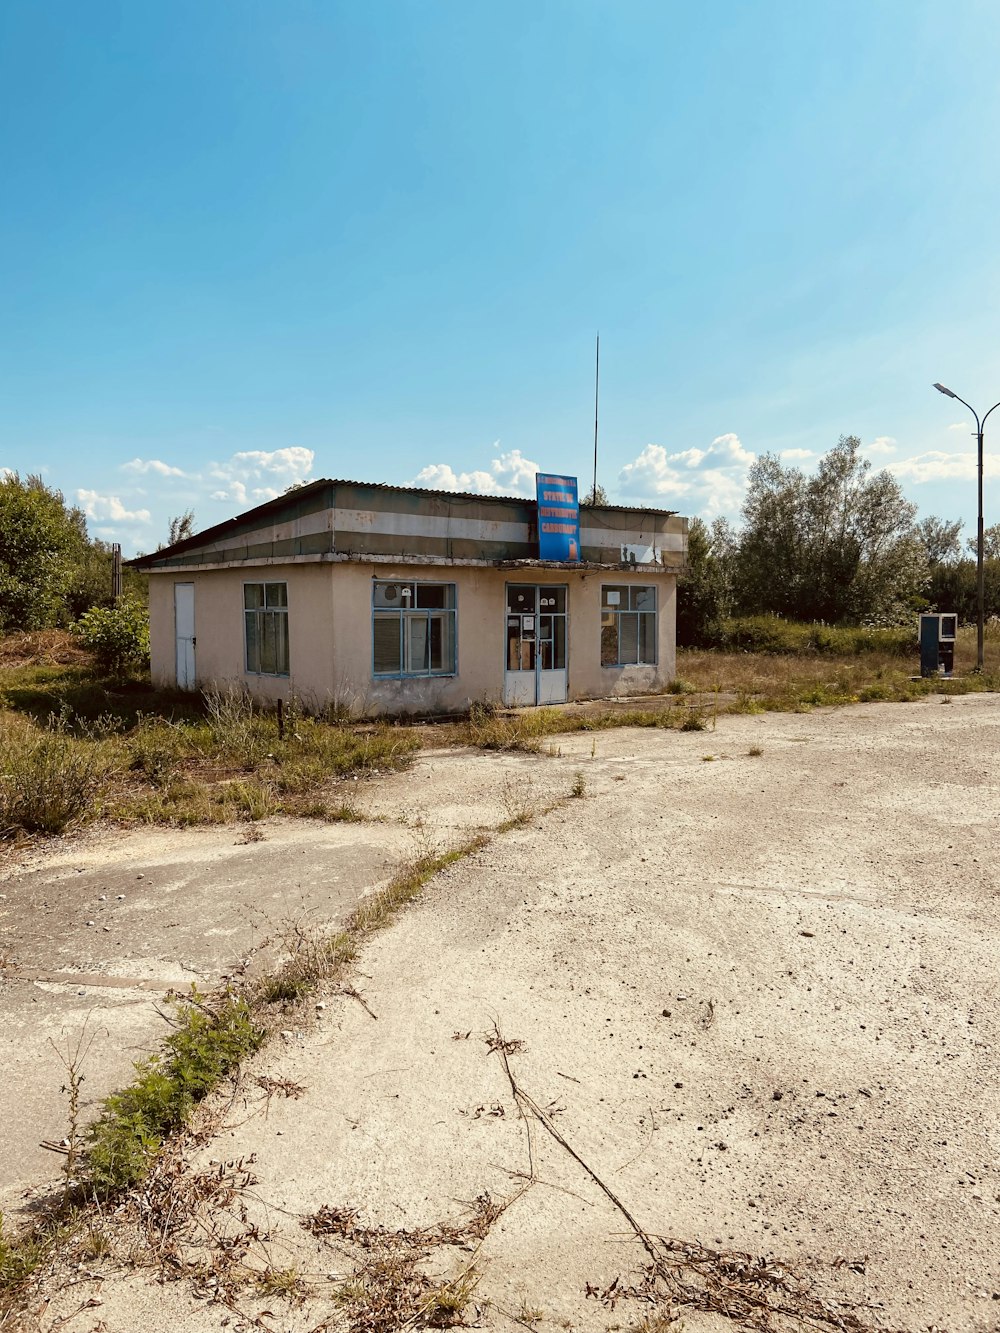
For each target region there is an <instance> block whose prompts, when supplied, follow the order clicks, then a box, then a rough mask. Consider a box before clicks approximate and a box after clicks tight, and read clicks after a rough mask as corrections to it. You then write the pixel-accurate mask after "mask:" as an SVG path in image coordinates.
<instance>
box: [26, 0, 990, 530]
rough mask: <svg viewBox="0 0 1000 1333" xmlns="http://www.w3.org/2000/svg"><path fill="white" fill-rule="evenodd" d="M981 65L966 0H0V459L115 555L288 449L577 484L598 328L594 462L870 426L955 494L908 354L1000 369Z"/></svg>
mask: <svg viewBox="0 0 1000 1333" xmlns="http://www.w3.org/2000/svg"><path fill="white" fill-rule="evenodd" d="M998 63H1000V8H998V7H997V6H996V5H995V4H994V3H992V2H990V3H986V2H985V0H984V2H983V3H980V2H979V0H951V2H950V3H948V4H945V3H944V0H935V2H934V3H927V2H925V0H837V3H832V4H821V3H807V4H803V3H801V0H757V3H751V2H750V0H713V2H709V3H703V4H699V5H693V4H690V3H675V2H674V0H660V2H659V3H639V2H638V0H634V2H633V0H616V2H615V3H610V0H606V2H605V3H600V4H598V3H592V2H591V0H575V2H574V3H566V2H564V0H531V3H525V2H522V0H509V2H508V3H506V4H504V5H491V4H486V3H485V2H484V3H479V2H478V0H420V3H410V2H408V0H380V2H379V3H376V4H372V3H370V2H369V0H352V2H351V3H334V2H333V0H326V2H325V3H318V2H313V3H309V2H306V0H274V3H262V2H261V0H232V2H229V0H170V3H169V4H166V3H160V4H156V3H149V4H133V3H126V2H125V0H123V2H122V3H118V4H111V3H107V2H106V0H88V3H87V4H80V3H79V2H78V0H72V2H70V3H63V2H61V0H48V2H47V3H46V4H43V5H39V4H37V3H36V2H35V0H30V3H26V2H24V0H5V3H4V4H3V5H2V6H0V181H2V183H3V184H2V191H3V205H2V208H0V403H2V411H0V467H7V468H11V469H17V470H20V471H21V472H22V473H24V472H28V471H38V470H40V471H42V473H43V475H44V476H45V477H46V479H47V480H48V481H49V482H50V483H51V484H53V485H56V486H58V487H60V488H61V489H62V490H63V492H64V493H65V495H66V496H67V498H68V499H70V500H72V501H74V502H77V503H80V504H82V505H83V506H84V507H85V508H86V509H87V511H88V513H89V514H90V527H91V531H92V532H94V533H97V534H99V535H102V536H105V537H108V538H113V539H118V540H121V541H122V542H123V543H124V544H125V546H126V549H127V550H129V551H132V550H135V549H137V548H139V549H143V548H145V549H149V548H150V547H152V546H153V545H155V543H156V541H157V540H158V539H162V538H163V537H164V536H165V533H166V527H167V519H168V517H169V516H170V515H173V514H178V513H180V512H181V511H183V510H184V509H187V508H193V509H194V511H195V514H196V519H197V526H199V527H206V526H208V525H209V524H210V523H213V522H217V521H219V520H221V519H223V518H226V517H229V516H230V515H232V514H233V513H236V512H238V511H239V510H240V509H242V508H245V507H247V506H248V505H250V504H253V503H256V502H258V501H259V500H261V499H264V498H268V497H269V496H270V495H273V494H276V493H279V492H280V491H282V490H283V489H284V488H285V487H286V486H288V485H290V484H291V483H293V482H295V481H300V480H304V479H306V478H309V477H317V476H348V477H356V478H359V479H364V480H379V481H392V482H399V483H408V482H414V481H419V482H423V483H424V484H430V485H437V486H441V487H444V488H459V487H460V488H462V489H473V490H485V491H489V490H501V491H510V492H516V491H528V492H530V491H531V489H532V477H533V473H534V470H535V467H536V465H537V466H538V467H540V468H542V469H544V470H548V471H563V472H570V473H576V474H577V475H579V477H580V478H581V484H582V485H586V484H589V479H590V474H591V467H592V449H593V374H594V365H593V362H594V335H595V333H596V331H597V330H598V329H600V332H601V367H602V378H601V456H600V470H599V479H600V480H601V482H602V483H603V484H604V485H605V487H606V488H607V490H608V491H609V494H610V495H611V497H612V498H613V499H615V500H618V501H620V502H622V503H628V504H643V503H651V504H655V505H657V506H661V507H665V508H671V509H677V510H680V511H681V512H682V513H687V514H702V515H704V516H706V517H713V516H715V515H716V514H729V515H736V514H737V513H738V511H739V506H740V502H741V497H742V494H743V489H744V486H745V479H746V469H747V467H748V465H749V463H750V461H751V460H752V457H753V456H755V455H759V454H761V453H763V452H766V451H770V452H773V453H779V454H783V455H785V457H786V460H787V461H793V462H796V463H798V464H799V465H801V466H803V467H805V468H807V469H808V468H809V467H811V466H812V465H814V463H815V460H816V458H817V457H818V456H819V455H820V454H821V453H823V452H824V451H825V450H826V449H828V448H829V447H831V446H832V445H833V444H834V443H835V442H836V440H837V438H838V436H839V435H841V434H857V435H860V436H861V437H862V439H863V440H864V442H865V445H866V447H867V448H868V449H869V451H870V456H871V458H872V461H873V464H874V465H875V466H877V467H882V466H888V467H891V468H892V469H893V470H894V471H895V472H896V474H897V476H898V477H899V479H900V481H901V483H902V484H903V486H904V487H905V490H906V493H907V495H908V496H909V497H910V498H912V499H913V500H914V501H915V502H916V503H917V504H918V505H919V506H920V512H921V515H927V514H931V513H934V514H938V515H939V516H941V517H944V518H961V519H963V520H964V521H965V522H966V523H967V524H968V525H971V524H972V523H973V522H974V519H975V470H974V463H975V458H974V448H975V446H974V440H973V439H972V437H971V434H970V432H971V430H972V421H971V418H970V417H968V416H967V414H966V413H965V412H964V409H962V408H961V407H959V406H958V405H957V404H955V403H952V402H950V401H949V400H947V399H945V398H942V397H941V396H940V395H938V394H936V393H935V392H934V391H933V389H932V388H931V384H932V382H933V381H934V380H942V381H943V382H944V383H946V384H949V385H950V386H951V387H952V388H953V389H955V390H956V391H957V392H959V393H961V394H962V396H963V397H965V398H968V399H969V400H970V401H971V402H972V403H973V404H975V405H977V406H978V407H980V409H981V410H985V408H986V407H988V406H990V405H991V404H992V403H993V402H994V401H995V400H996V399H998V398H1000V337H998V333H1000V327H998V325H1000V314H998V310H1000V302H998V297H1000V246H998V245H997V231H998V227H997V219H998V217H1000V207H998V205H1000V199H998V194H1000V162H998V153H997V146H998V143H1000V134H998V130H1000V92H998V91H997V80H996V77H995V74H996V68H997V65H998ZM994 422H995V423H996V426H995V429H994V432H993V436H992V440H991V435H990V432H989V428H988V430H987V440H986V444H987V454H988V457H987V483H986V521H987V523H990V522H996V521H998V520H1000V485H998V481H1000V465H998V464H997V463H996V462H995V459H996V458H998V457H1000V412H998V413H997V414H996V415H995V417H994V418H992V419H991V422H990V426H993V424H994ZM994 440H995V442H996V446H997V448H996V450H994V449H993V448H992V442H993V441H994Z"/></svg>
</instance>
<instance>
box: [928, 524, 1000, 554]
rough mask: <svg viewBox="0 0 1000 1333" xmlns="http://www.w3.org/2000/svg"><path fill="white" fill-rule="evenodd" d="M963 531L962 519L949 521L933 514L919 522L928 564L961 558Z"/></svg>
mask: <svg viewBox="0 0 1000 1333" xmlns="http://www.w3.org/2000/svg"><path fill="white" fill-rule="evenodd" d="M961 531H962V522H961V519H957V520H956V521H955V522H954V523H948V522H946V521H945V520H944V519H941V518H934V517H933V516H932V517H931V518H925V519H924V521H923V522H922V523H918V524H917V537H918V539H919V541H920V544H921V545H922V546H923V548H924V556H925V557H926V559H927V563H928V565H932V566H933V565H945V564H953V563H954V562H955V561H956V560H961V558H962V542H961V538H960V533H961ZM998 535H1000V529H998Z"/></svg>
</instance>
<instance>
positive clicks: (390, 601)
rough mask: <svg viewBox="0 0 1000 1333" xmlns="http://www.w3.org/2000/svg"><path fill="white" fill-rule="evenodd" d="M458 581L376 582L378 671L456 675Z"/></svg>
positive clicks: (374, 628) (378, 673)
mask: <svg viewBox="0 0 1000 1333" xmlns="http://www.w3.org/2000/svg"><path fill="white" fill-rule="evenodd" d="M455 605H456V596H455V585H454V583H403V582H400V581H398V580H396V579H377V580H376V581H375V582H374V583H373V584H372V669H373V672H374V674H375V675H376V676H396V677H402V676H453V675H454V674H455V670H456V666H455V640H456V632H455V629H456V627H455V614H456V612H455Z"/></svg>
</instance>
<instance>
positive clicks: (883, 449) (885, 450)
mask: <svg viewBox="0 0 1000 1333" xmlns="http://www.w3.org/2000/svg"><path fill="white" fill-rule="evenodd" d="M865 448H866V449H867V450H868V452H869V453H870V454H894V453H895V452H896V440H895V437H894V436H892V435H876V437H875V439H874V440H872V442H871V444H867V445H865Z"/></svg>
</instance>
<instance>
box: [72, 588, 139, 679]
mask: <svg viewBox="0 0 1000 1333" xmlns="http://www.w3.org/2000/svg"><path fill="white" fill-rule="evenodd" d="M73 630H74V632H75V633H76V634H78V635H79V636H80V641H81V643H82V644H83V645H84V647H85V648H89V649H90V651H91V652H92V653H93V654H94V658H95V660H96V662H97V665H98V666H99V667H100V669H101V670H102V671H105V672H107V674H108V675H109V676H114V677H115V678H116V679H122V678H123V677H125V676H128V675H130V674H132V673H133V672H137V671H141V670H142V669H143V668H144V667H146V666H147V665H148V663H149V613H148V611H147V610H146V608H145V607H144V606H142V605H141V604H140V603H139V602H134V601H121V602H119V603H118V605H117V606H92V607H91V608H90V610H89V611H86V612H84V614H83V615H82V616H81V617H80V619H79V620H78V621H77V622H76V624H75V625H74V626H73Z"/></svg>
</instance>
